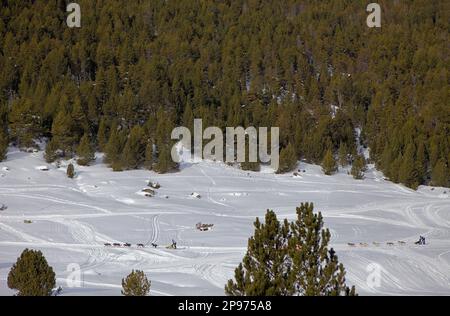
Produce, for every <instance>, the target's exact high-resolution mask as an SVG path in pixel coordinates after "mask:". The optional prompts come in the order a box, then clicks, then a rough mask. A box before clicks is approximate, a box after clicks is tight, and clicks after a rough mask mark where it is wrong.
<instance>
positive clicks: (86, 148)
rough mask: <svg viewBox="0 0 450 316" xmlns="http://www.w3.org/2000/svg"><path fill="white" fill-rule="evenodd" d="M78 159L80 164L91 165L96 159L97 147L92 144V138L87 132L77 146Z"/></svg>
mask: <svg viewBox="0 0 450 316" xmlns="http://www.w3.org/2000/svg"><path fill="white" fill-rule="evenodd" d="M77 155H78V160H77V163H78V164H79V165H80V166H89V164H90V163H91V162H92V161H94V160H95V149H94V146H92V144H91V140H90V138H89V136H88V135H87V134H84V135H83V137H82V138H81V140H80V144H79V145H78V147H77Z"/></svg>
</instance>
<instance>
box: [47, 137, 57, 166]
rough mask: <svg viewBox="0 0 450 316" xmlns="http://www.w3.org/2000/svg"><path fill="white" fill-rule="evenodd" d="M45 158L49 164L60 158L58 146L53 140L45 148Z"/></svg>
mask: <svg viewBox="0 0 450 316" xmlns="http://www.w3.org/2000/svg"><path fill="white" fill-rule="evenodd" d="M44 158H45V161H46V162H48V163H52V162H55V161H56V160H57V159H58V158H59V154H58V146H57V145H56V143H55V141H53V139H52V140H50V141H49V142H48V143H47V145H46V146H45V152H44Z"/></svg>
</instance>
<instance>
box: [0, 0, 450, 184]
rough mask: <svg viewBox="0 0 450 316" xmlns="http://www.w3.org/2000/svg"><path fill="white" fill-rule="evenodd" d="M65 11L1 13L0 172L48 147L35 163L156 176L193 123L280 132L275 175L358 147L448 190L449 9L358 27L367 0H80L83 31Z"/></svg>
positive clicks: (407, 8)
mask: <svg viewBox="0 0 450 316" xmlns="http://www.w3.org/2000/svg"><path fill="white" fill-rule="evenodd" d="M69 2H72V1H63V0H48V1H34V0H1V1H0V3H1V12H0V16H1V21H0V121H1V128H0V160H1V159H2V158H5V157H4V156H5V150H4V148H5V147H6V144H7V143H8V142H12V143H14V144H15V145H17V146H19V147H21V148H24V149H28V148H32V147H33V146H35V142H36V140H38V139H48V140H49V143H48V146H47V149H46V153H45V156H46V159H47V160H48V161H54V160H56V159H59V158H61V157H73V156H74V155H78V156H80V157H81V158H80V161H83V162H84V164H89V160H90V158H89V157H92V154H91V152H92V151H93V150H95V149H97V150H100V151H103V152H105V160H106V162H107V163H108V164H110V165H111V167H112V168H113V169H114V170H125V169H133V168H139V167H146V168H152V169H154V170H156V171H158V172H167V171H169V170H171V169H173V168H175V167H176V166H175V165H174V163H173V162H172V160H171V158H170V148H171V146H172V144H171V140H170V132H171V130H172V128H173V127H174V126H178V125H184V126H188V127H189V126H192V124H193V119H194V117H195V118H202V119H203V121H204V126H213V125H214V126H221V127H225V126H239V125H242V126H269V127H270V126H279V127H280V133H281V135H280V144H281V147H282V149H281V162H280V168H281V169H280V171H287V170H290V169H292V167H293V162H295V161H296V160H297V159H305V160H306V161H309V162H313V163H321V162H322V161H323V160H325V161H326V163H327V165H328V164H330V159H336V160H339V162H338V163H339V164H340V165H345V164H349V163H352V162H353V161H355V160H357V159H358V155H359V154H360V153H358V150H357V149H358V147H359V146H360V145H363V146H366V147H368V148H370V156H371V160H372V161H373V162H374V163H376V165H377V166H378V168H380V169H381V170H382V171H383V172H384V173H385V174H386V176H387V177H389V178H390V179H391V180H393V181H395V182H401V183H404V184H406V185H408V186H410V187H413V188H415V187H417V186H418V185H419V184H424V183H427V184H432V185H437V186H440V185H442V186H448V185H449V184H450V183H449V182H450V180H449V178H450V173H449V166H450V101H449V100H450V99H449V73H448V72H449V69H450V68H449V56H450V54H449V21H450V16H449V15H450V2H449V1H446V0H436V1H429V0H398V1H392V0H384V1H378V2H379V3H380V5H381V7H382V28H372V29H371V28H368V27H367V25H366V18H367V14H368V13H367V12H366V6H367V4H368V2H367V3H366V1H354V0H322V1H314V0H286V1H279V0H222V1H213V0H204V1H200V0H178V1H172V0H148V1H143V0H142V1H141V0H128V1H125V0H124V1H111V0H98V1H92V0H80V1H77V2H78V3H79V4H80V6H81V14H82V15H81V17H82V18H81V23H82V27H81V28H68V27H67V25H66V18H67V15H68V13H66V5H67V4H68V3H69ZM357 129H360V130H361V131H362V132H361V137H357V133H356V132H355V130H357ZM357 142H360V144H357ZM337 157H339V159H337ZM331 165H333V163H332V162H331ZM243 167H245V168H249V169H257V167H258V166H255V165H251V164H250V165H249V164H244V165H243ZM333 170H335V168H334V167H333V166H332V168H331V171H333Z"/></svg>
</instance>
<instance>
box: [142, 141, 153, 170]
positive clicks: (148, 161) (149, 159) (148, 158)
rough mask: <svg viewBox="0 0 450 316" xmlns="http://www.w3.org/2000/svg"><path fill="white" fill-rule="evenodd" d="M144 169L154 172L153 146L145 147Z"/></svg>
mask: <svg viewBox="0 0 450 316" xmlns="http://www.w3.org/2000/svg"><path fill="white" fill-rule="evenodd" d="M144 167H145V168H146V169H148V170H152V168H153V145H152V144H147V146H146V147H145V161H144Z"/></svg>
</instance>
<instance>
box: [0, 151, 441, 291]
mask: <svg viewBox="0 0 450 316" xmlns="http://www.w3.org/2000/svg"><path fill="white" fill-rule="evenodd" d="M68 163H69V162H68V161H67V162H63V163H62V165H61V168H57V167H56V166H55V165H46V164H45V162H44V160H43V158H42V153H41V152H40V153H33V154H28V153H22V152H19V151H17V150H14V151H10V152H9V154H8V160H7V161H5V162H2V163H0V170H1V171H0V173H1V176H0V205H2V204H5V205H6V206H7V207H8V208H7V209H6V210H3V211H0V294H4V295H11V294H13V292H12V291H10V290H9V289H8V288H7V285H6V282H5V281H6V278H7V274H8V272H9V270H10V268H11V266H12V265H13V263H14V262H15V261H16V259H17V257H18V256H19V255H20V253H21V252H22V251H23V249H25V248H32V249H40V250H42V251H43V253H44V255H45V257H46V258H47V260H48V262H49V263H50V265H52V266H53V268H54V270H55V272H56V275H57V283H58V285H60V286H61V287H62V288H63V295H120V285H121V280H122V278H123V277H125V276H126V275H128V274H129V273H130V272H131V270H132V269H139V270H143V271H144V272H145V273H146V274H147V275H148V277H149V278H150V279H151V280H152V289H151V293H152V294H153V295H223V294H224V290H223V288H224V285H225V284H226V282H227V280H228V279H230V278H232V277H233V274H234V269H235V267H236V266H237V265H238V263H239V262H240V261H241V260H242V258H243V256H244V254H245V251H246V246H247V241H248V238H249V237H250V236H251V235H252V234H253V229H254V227H253V222H254V220H255V218H256V217H260V218H263V217H264V214H265V212H266V210H267V209H273V210H274V211H276V213H277V214H278V215H279V217H280V218H281V219H284V218H288V219H289V220H294V219H295V217H296V214H295V208H296V207H297V206H298V205H299V204H300V203H301V202H307V201H309V202H314V204H315V209H316V211H321V212H322V214H323V215H324V218H325V225H326V227H328V228H330V231H331V234H332V241H331V242H332V246H333V247H334V248H335V249H336V251H337V254H338V255H339V258H340V260H341V261H342V262H343V263H344V265H345V267H346V270H347V280H348V282H349V283H350V284H354V285H356V287H357V290H358V293H359V294H363V295H364V294H367V295H380V294H388V295H418V294H430V295H431V294H437V295H450V272H449V271H450V251H449V249H450V198H449V197H448V196H449V193H450V190H449V189H445V188H435V189H431V188H429V187H420V188H419V190H418V191H413V190H410V189H408V188H405V187H403V186H401V185H397V184H393V183H391V182H389V181H386V180H384V179H383V177H382V175H381V174H380V173H379V172H378V171H376V170H375V169H373V166H371V167H370V169H369V171H368V172H367V175H368V176H367V179H365V180H364V181H356V180H353V179H352V178H351V176H348V175H347V174H346V172H345V171H342V172H340V173H339V174H337V175H335V176H331V177H328V176H324V175H323V174H322V172H321V170H320V167H318V166H313V165H307V164H303V163H302V164H301V165H300V167H301V169H302V170H303V169H304V170H305V171H306V172H305V173H302V174H301V177H294V176H293V174H292V173H290V174H285V175H275V174H273V173H269V172H268V171H267V170H263V172H260V173H254V172H247V171H241V170H239V169H236V168H233V167H229V166H226V165H224V164H221V163H212V162H202V163H199V164H190V163H185V164H183V165H182V170H181V171H180V172H178V173H174V174H165V175H158V174H155V173H153V172H149V171H144V170H136V171H127V172H119V173H115V172H112V171H111V170H110V169H108V168H107V167H106V166H105V165H103V164H102V163H101V162H100V161H98V162H97V163H95V164H94V165H93V166H91V167H81V166H77V165H76V164H75V169H76V173H77V174H76V177H75V179H68V178H67V177H66V174H65V171H66V170H65V169H66V166H67V164H68ZM39 166H47V168H48V169H49V170H48V171H41V170H38V169H36V167H39ZM149 181H157V182H158V183H160V184H161V188H160V189H157V190H155V191H156V195H155V196H154V197H151V198H149V197H145V196H142V195H140V194H137V193H139V192H141V191H142V189H143V188H144V187H146V186H147V184H148V182H149ZM194 192H196V193H198V194H199V195H200V198H192V197H191V196H190V195H191V194H192V193H194ZM198 222H202V223H208V224H214V227H213V229H212V230H210V231H207V232H201V231H199V230H197V229H196V227H195V225H196V224H197V223H198ZM419 235H422V236H424V237H426V240H427V245H426V246H419V245H415V244H414V242H415V241H417V240H418V238H419ZM172 239H175V241H176V242H177V244H178V246H179V247H178V248H179V249H177V250H172V249H166V246H167V245H170V244H171V241H172ZM107 243H111V244H114V243H116V244H120V245H121V246H120V247H105V245H104V244H107ZM125 243H129V244H130V245H131V246H130V247H124V246H123V245H124V244H125ZM139 244H143V245H144V246H145V247H144V248H142V247H139V246H138V245H139ZM152 244H158V248H153V247H152ZM71 264H76V265H78V266H79V267H80V269H81V279H82V282H81V287H76V288H70V287H68V283H67V281H68V280H69V279H70V271H68V267H69V266H70V265H71ZM373 267H380V269H381V270H380V271H381V280H380V284H379V286H376V287H373V286H372V284H371V283H370V282H368V280H369V279H370V276H371V274H370V273H371V272H370V271H373V270H371V269H372V268H373Z"/></svg>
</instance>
